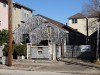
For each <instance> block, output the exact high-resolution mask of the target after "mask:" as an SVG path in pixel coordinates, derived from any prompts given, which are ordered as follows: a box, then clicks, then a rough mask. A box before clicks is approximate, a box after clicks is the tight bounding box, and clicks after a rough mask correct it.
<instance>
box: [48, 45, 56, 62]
mask: <svg viewBox="0 0 100 75" xmlns="http://www.w3.org/2000/svg"><path fill="white" fill-rule="evenodd" d="M49 49H50V58H49V59H50V60H56V58H57V52H56V44H55V43H49Z"/></svg>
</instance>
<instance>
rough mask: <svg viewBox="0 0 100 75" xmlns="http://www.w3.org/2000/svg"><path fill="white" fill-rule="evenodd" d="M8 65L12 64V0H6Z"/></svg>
mask: <svg viewBox="0 0 100 75" xmlns="http://www.w3.org/2000/svg"><path fill="white" fill-rule="evenodd" d="M7 65H8V66H12V0H8V64H7Z"/></svg>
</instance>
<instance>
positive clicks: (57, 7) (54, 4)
mask: <svg viewBox="0 0 100 75" xmlns="http://www.w3.org/2000/svg"><path fill="white" fill-rule="evenodd" d="M13 1H15V2H18V3H20V4H23V5H25V6H28V7H30V8H31V9H33V10H35V12H33V14H42V15H44V16H47V17H49V18H51V19H54V20H57V21H59V22H62V23H64V24H66V22H67V18H68V17H70V16H72V15H74V14H76V13H79V12H81V11H82V7H83V5H84V3H87V1H89V0H13Z"/></svg>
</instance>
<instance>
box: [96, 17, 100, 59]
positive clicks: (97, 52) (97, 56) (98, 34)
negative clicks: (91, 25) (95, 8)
mask: <svg viewBox="0 0 100 75" xmlns="http://www.w3.org/2000/svg"><path fill="white" fill-rule="evenodd" d="M98 22H99V24H98V31H97V51H96V59H97V61H99V44H100V43H99V42H100V41H99V36H100V32H99V31H100V16H99V19H98Z"/></svg>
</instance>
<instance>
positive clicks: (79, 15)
mask: <svg viewBox="0 0 100 75" xmlns="http://www.w3.org/2000/svg"><path fill="white" fill-rule="evenodd" d="M74 18H77V19H79V18H85V15H83V14H81V13H77V14H75V15H73V16H71V17H69V18H68V19H74Z"/></svg>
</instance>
